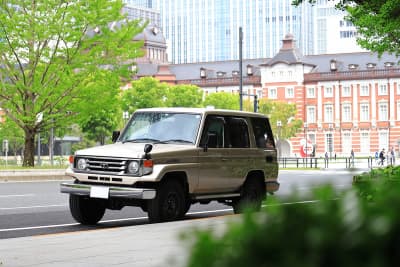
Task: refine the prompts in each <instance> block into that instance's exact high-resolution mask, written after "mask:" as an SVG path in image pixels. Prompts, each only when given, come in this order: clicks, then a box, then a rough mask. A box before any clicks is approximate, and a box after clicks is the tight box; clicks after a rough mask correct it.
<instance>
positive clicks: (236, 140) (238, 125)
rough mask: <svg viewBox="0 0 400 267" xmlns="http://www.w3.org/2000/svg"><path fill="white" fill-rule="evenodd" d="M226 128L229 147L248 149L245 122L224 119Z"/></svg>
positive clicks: (233, 118)
mask: <svg viewBox="0 0 400 267" xmlns="http://www.w3.org/2000/svg"><path fill="white" fill-rule="evenodd" d="M225 120H226V123H227V128H228V131H229V132H228V137H229V144H230V145H229V147H232V148H245V147H250V142H249V131H248V127H247V122H246V120H245V119H243V118H236V117H226V118H225Z"/></svg>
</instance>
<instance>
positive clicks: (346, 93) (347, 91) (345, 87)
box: [342, 86, 351, 96]
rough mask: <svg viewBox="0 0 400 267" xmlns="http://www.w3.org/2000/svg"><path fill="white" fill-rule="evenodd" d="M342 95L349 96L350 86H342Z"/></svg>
mask: <svg viewBox="0 0 400 267" xmlns="http://www.w3.org/2000/svg"><path fill="white" fill-rule="evenodd" d="M342 96H351V89H350V86H343V87H342Z"/></svg>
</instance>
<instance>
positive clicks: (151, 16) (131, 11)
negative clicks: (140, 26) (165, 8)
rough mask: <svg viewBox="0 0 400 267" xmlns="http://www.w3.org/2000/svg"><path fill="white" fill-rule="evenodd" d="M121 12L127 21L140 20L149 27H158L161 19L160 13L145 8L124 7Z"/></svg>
mask: <svg viewBox="0 0 400 267" xmlns="http://www.w3.org/2000/svg"><path fill="white" fill-rule="evenodd" d="M122 12H123V13H124V14H126V15H127V17H128V18H129V19H132V20H133V19H141V20H143V21H144V22H148V23H149V24H151V25H156V26H157V27H160V25H161V17H160V12H159V11H157V10H155V9H151V8H146V7H141V6H132V5H125V6H124V7H123V9H122Z"/></svg>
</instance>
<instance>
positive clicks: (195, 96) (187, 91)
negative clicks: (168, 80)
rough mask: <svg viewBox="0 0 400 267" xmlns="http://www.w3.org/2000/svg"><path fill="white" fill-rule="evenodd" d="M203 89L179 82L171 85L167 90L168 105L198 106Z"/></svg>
mask: <svg viewBox="0 0 400 267" xmlns="http://www.w3.org/2000/svg"><path fill="white" fill-rule="evenodd" d="M202 98H203V90H202V89H201V88H199V87H198V86H195V85H189V84H180V85H175V86H171V87H169V88H168V91H167V99H166V105H167V106H168V107H200V105H201V103H202V100H203V99H202Z"/></svg>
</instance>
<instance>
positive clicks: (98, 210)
mask: <svg viewBox="0 0 400 267" xmlns="http://www.w3.org/2000/svg"><path fill="white" fill-rule="evenodd" d="M69 209H70V211H71V215H72V217H73V218H74V219H75V221H77V222H79V223H81V224H84V225H94V224H96V223H98V222H99V221H100V220H101V218H103V216H104V213H105V211H106V207H105V203H104V201H103V200H100V199H96V198H89V197H85V196H78V195H70V196H69Z"/></svg>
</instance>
